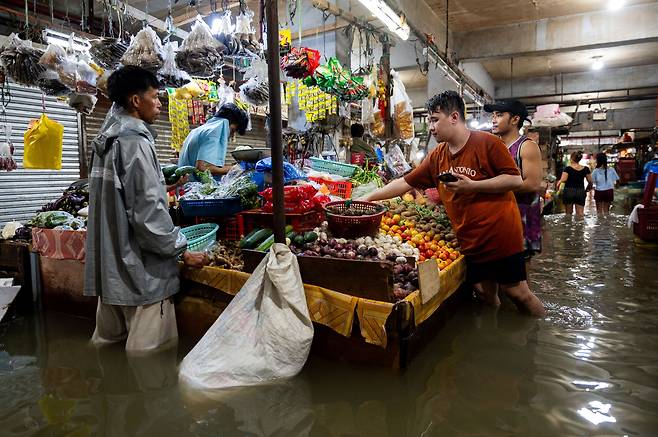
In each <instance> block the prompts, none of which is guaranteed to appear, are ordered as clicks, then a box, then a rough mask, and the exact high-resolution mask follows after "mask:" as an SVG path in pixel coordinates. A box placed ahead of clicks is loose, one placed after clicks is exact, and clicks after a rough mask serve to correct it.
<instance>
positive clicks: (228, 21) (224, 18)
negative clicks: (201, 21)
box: [212, 9, 235, 35]
mask: <svg viewBox="0 0 658 437" xmlns="http://www.w3.org/2000/svg"><path fill="white" fill-rule="evenodd" d="M234 30H235V25H234V24H233V20H232V17H231V10H230V9H229V10H226V11H224V12H223V13H222V15H220V17H219V19H218V20H217V27H215V25H214V24H213V28H212V31H213V33H214V34H215V35H232V34H233V31H234Z"/></svg>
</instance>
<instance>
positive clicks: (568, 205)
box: [555, 152, 592, 218]
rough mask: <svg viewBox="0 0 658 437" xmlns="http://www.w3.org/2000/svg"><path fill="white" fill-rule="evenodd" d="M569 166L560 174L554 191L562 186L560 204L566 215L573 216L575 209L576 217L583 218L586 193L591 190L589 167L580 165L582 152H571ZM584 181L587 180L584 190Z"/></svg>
mask: <svg viewBox="0 0 658 437" xmlns="http://www.w3.org/2000/svg"><path fill="white" fill-rule="evenodd" d="M570 159H571V162H570V163H569V166H568V167H567V168H565V169H564V171H563V172H562V177H560V180H559V181H558V182H557V186H556V188H555V190H556V191H560V185H562V184H564V191H563V193H562V203H564V209H565V211H564V212H565V214H566V215H571V214H573V210H574V207H575V208H576V217H579V218H582V217H585V199H586V197H587V191H589V190H591V189H592V175H591V173H590V170H589V167H585V166H583V165H580V161H581V160H582V159H583V152H573V153H572V154H571V156H570ZM585 179H587V188H585Z"/></svg>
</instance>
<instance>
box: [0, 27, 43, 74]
mask: <svg viewBox="0 0 658 437" xmlns="http://www.w3.org/2000/svg"><path fill="white" fill-rule="evenodd" d="M43 53H44V52H43V50H38V49H35V48H33V47H32V42H31V41H23V40H22V39H20V38H19V37H18V36H17V35H16V34H11V36H10V37H9V41H8V43H7V44H6V45H5V46H4V47H3V48H2V49H1V50H0V67H2V69H3V70H4V71H5V73H7V76H9V77H11V78H12V79H13V80H14V81H15V82H17V83H19V84H21V85H27V86H34V85H36V82H37V80H38V79H39V77H41V75H42V74H43V72H44V70H45V69H46V68H45V67H44V66H43V65H41V64H39V60H40V59H41V57H42V56H43Z"/></svg>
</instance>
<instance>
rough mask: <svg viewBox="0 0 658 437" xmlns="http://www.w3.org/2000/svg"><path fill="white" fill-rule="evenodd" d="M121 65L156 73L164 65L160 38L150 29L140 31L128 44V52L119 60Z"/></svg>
mask: <svg viewBox="0 0 658 437" xmlns="http://www.w3.org/2000/svg"><path fill="white" fill-rule="evenodd" d="M121 63H122V64H123V65H136V66H138V67H142V68H145V69H147V70H149V71H152V72H154V73H155V72H157V71H158V70H159V69H160V68H162V64H163V63H164V61H163V58H162V41H160V37H159V36H158V35H157V34H156V33H155V31H154V30H153V29H151V28H150V27H145V28H144V29H142V30H140V31H139V32H137V35H135V37H134V38H133V39H132V41H131V42H130V46H129V47H128V50H126V53H125V54H124V55H123V57H122V58H121Z"/></svg>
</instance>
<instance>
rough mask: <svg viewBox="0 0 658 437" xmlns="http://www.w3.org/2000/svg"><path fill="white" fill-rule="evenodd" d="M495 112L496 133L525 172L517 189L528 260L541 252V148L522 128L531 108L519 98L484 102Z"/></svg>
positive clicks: (489, 110) (487, 109) (493, 122)
mask: <svg viewBox="0 0 658 437" xmlns="http://www.w3.org/2000/svg"><path fill="white" fill-rule="evenodd" d="M484 110H485V111H487V112H492V113H493V115H492V118H491V121H492V124H493V129H492V132H493V134H494V135H498V136H499V137H500V139H501V140H503V142H505V144H506V145H507V150H508V151H509V153H510V155H512V158H514V161H515V162H516V165H517V166H518V167H519V170H520V171H521V176H522V177H523V184H522V185H521V187H520V188H518V189H517V190H516V191H515V192H514V197H516V203H517V204H518V206H519V212H520V213H521V221H522V222H523V238H524V242H525V256H526V259H529V258H531V257H532V256H533V255H535V254H537V253H539V252H541V202H540V199H539V192H540V191H541V189H542V185H541V181H542V168H541V151H540V150H539V146H538V145H537V143H535V142H534V141H532V140H531V139H529V138H528V137H527V136H525V135H523V136H522V135H521V134H520V133H519V131H520V130H521V128H522V127H523V122H524V121H525V120H528V110H527V109H526V107H525V105H524V104H523V103H521V102H520V101H518V100H503V101H499V102H496V103H494V104H490V105H484Z"/></svg>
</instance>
